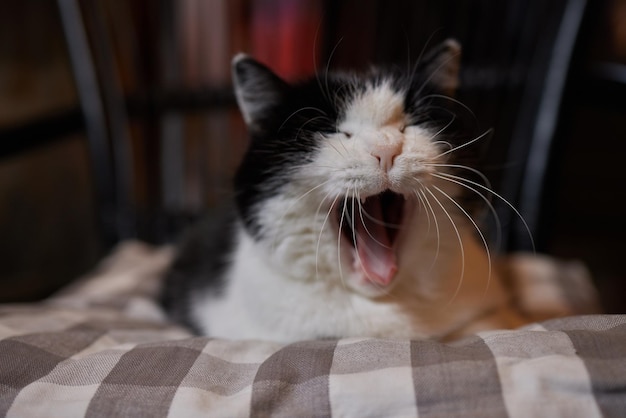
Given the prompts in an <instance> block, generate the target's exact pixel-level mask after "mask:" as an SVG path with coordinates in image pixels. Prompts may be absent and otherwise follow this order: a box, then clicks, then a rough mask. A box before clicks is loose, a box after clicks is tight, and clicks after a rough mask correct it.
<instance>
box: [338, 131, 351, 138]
mask: <svg viewBox="0 0 626 418" xmlns="http://www.w3.org/2000/svg"><path fill="white" fill-rule="evenodd" d="M339 133H340V134H342V135H344V136H345V137H346V138H352V133H351V132H345V131H339Z"/></svg>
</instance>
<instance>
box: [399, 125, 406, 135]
mask: <svg viewBox="0 0 626 418" xmlns="http://www.w3.org/2000/svg"><path fill="white" fill-rule="evenodd" d="M404 131H406V125H402V126H401V127H400V133H401V134H403V133H404Z"/></svg>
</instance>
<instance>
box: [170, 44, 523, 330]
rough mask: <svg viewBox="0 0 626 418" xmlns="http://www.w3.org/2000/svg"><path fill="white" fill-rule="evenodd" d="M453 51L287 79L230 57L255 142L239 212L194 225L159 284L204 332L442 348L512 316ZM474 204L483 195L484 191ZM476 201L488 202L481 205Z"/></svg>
mask: <svg viewBox="0 0 626 418" xmlns="http://www.w3.org/2000/svg"><path fill="white" fill-rule="evenodd" d="M459 65H460V47H459V45H458V44H457V43H456V42H455V41H452V40H448V41H446V42H444V43H443V44H442V45H440V46H439V47H437V48H435V49H434V50H433V51H431V52H430V53H429V54H427V55H426V56H425V57H423V58H422V59H420V60H419V62H418V64H417V66H416V68H413V69H411V71H408V72H406V73H401V72H399V71H384V70H377V69H373V70H371V71H370V72H368V73H366V74H361V75H353V74H343V73H339V74H336V73H328V74H324V75H319V76H317V77H315V78H313V79H311V80H308V81H305V82H302V83H297V84H293V85H291V84H288V83H286V82H284V81H283V80H281V79H280V78H279V77H278V76H276V75H275V74H274V73H272V72H271V71H270V70H269V69H268V68H266V67H265V66H263V65H261V64H260V63H258V62H256V61H254V60H253V59H252V58H249V57H247V56H245V55H238V56H236V57H235V59H234V61H233V79H234V85H235V92H236V96H237V101H238V103H239V107H240V109H241V112H242V114H243V117H244V119H245V122H246V124H247V126H248V130H249V134H250V146H249V149H248V150H247V153H246V155H245V157H244V159H243V162H242V164H241V166H240V168H239V170H238V172H237V175H236V178H235V202H234V206H232V207H231V208H226V209H225V210H224V212H223V214H222V215H221V216H218V217H213V219H211V220H209V221H207V223H205V224H204V225H202V226H198V227H197V228H195V229H194V230H193V231H192V232H191V233H190V235H189V237H188V238H187V240H186V241H185V242H184V243H183V244H182V245H181V247H180V248H179V250H178V255H177V258H176V259H175V261H174V263H173V265H172V267H171V269H170V271H169V273H168V276H167V278H166V282H165V286H164V292H163V297H164V303H165V306H166V308H167V309H168V311H169V312H170V313H171V315H172V316H173V318H175V319H177V320H180V321H183V322H184V323H186V324H188V325H190V326H192V327H193V328H195V330H196V331H198V332H199V333H201V334H206V335H210V336H214V337H221V338H231V339H244V338H245V339H267V340H276V341H281V342H289V341H297V340H305V339H314V338H340V337H389V338H452V337H456V336H460V335H464V334H466V333H469V332H473V331H476V330H480V329H488V328H496V327H498V328H499V327H511V326H515V325H518V322H519V319H518V318H517V317H516V316H515V314H514V313H513V312H512V311H508V309H507V302H508V301H507V297H506V293H505V292H504V290H503V287H502V285H501V283H500V281H499V279H498V277H497V274H496V271H495V270H494V269H493V268H492V261H493V260H491V257H490V253H489V251H488V249H487V244H486V241H485V238H484V236H483V235H482V234H481V233H480V231H479V228H478V225H477V224H476V221H474V219H473V218H472V214H471V213H470V211H469V209H465V208H464V202H465V200H464V199H463V197H464V195H465V194H467V192H468V191H469V192H470V194H475V195H478V194H479V192H481V191H482V190H481V189H482V188H484V186H481V185H480V183H478V182H476V181H474V180H471V179H468V178H467V177H466V176H465V175H464V174H470V175H474V174H475V173H476V171H475V169H474V168H472V167H467V166H465V165H462V163H463V164H465V161H464V160H463V159H464V158H465V157H466V156H467V151H468V150H469V149H470V148H471V144H472V143H473V142H475V141H477V140H478V139H479V137H467V136H464V135H463V133H462V132H461V131H460V130H459V129H458V126H457V125H458V123H457V122H458V120H457V114H456V113H455V112H454V111H453V110H451V106H452V105H453V104H455V103H457V102H456V101H455V100H454V99H450V98H449V96H452V95H453V94H454V91H455V89H456V87H457V84H458V73H459ZM481 196H482V195H481ZM479 198H480V199H483V200H485V199H484V198H483V197H480V196H479Z"/></svg>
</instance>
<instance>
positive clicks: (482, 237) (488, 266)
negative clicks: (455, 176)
mask: <svg viewBox="0 0 626 418" xmlns="http://www.w3.org/2000/svg"><path fill="white" fill-rule="evenodd" d="M431 187H432V188H434V189H435V190H437V191H438V192H439V193H441V194H442V195H444V196H445V197H446V198H447V199H448V200H450V202H452V203H454V205H455V206H456V207H457V208H459V210H460V211H461V212H462V213H463V214H464V215H465V217H467V219H468V220H469V221H470V222H471V223H472V225H473V226H474V228H475V229H476V232H477V233H478V235H479V236H480V239H481V240H482V242H483V245H484V247H485V252H486V253H487V268H488V273H487V284H486V286H485V293H484V294H483V298H484V297H486V295H487V291H488V290H489V286H490V285H491V274H492V261H491V251H489V246H488V245H487V240H486V239H485V236H484V235H483V233H482V231H481V230H480V228H479V227H478V225H477V224H476V221H474V219H473V218H472V217H471V216H470V214H469V213H468V212H467V211H466V210H465V209H463V207H462V206H461V205H459V203H458V202H457V201H456V200H454V199H453V198H452V197H451V196H450V195H449V194H448V193H446V192H444V191H443V190H441V189H440V188H439V187H437V186H435V185H434V184H433V185H432V186H431Z"/></svg>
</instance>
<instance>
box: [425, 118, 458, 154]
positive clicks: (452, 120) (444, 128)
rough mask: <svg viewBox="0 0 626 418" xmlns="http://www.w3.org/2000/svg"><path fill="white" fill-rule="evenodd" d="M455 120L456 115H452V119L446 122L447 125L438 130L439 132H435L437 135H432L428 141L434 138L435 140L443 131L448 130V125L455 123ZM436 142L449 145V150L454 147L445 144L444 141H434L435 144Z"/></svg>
mask: <svg viewBox="0 0 626 418" xmlns="http://www.w3.org/2000/svg"><path fill="white" fill-rule="evenodd" d="M455 120H456V115H454V114H453V115H452V119H450V122H448V123H447V124H446V125H445V126H444V127H443V128H441V129H439V131H437V133H435V134H434V135H433V136H432V137H431V138H430V140H431V141H432V140H433V139H435V138H437V137H438V136H439V135H441V133H442V132H443V131H445V130H446V129H448V128H449V127H450V125H452V124H453V123H454V121H455ZM437 142H443V143H445V144H447V145H450V148H454V147H453V146H452V144H450V143H449V142H446V141H436V142H435V143H437Z"/></svg>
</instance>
